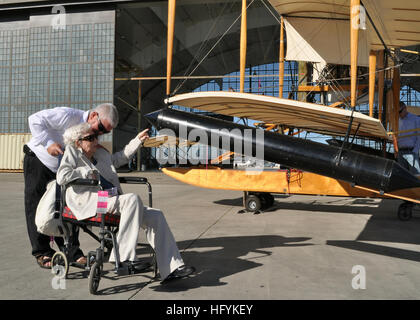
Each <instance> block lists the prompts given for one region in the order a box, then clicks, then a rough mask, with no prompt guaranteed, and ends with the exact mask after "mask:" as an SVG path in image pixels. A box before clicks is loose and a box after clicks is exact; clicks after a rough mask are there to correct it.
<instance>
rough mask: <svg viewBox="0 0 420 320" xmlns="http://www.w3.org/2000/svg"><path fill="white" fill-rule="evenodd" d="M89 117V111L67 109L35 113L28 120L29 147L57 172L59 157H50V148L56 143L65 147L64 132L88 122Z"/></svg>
mask: <svg viewBox="0 0 420 320" xmlns="http://www.w3.org/2000/svg"><path fill="white" fill-rule="evenodd" d="M88 116H89V111H82V110H77V109H72V108H67V107H58V108H53V109H45V110H41V111H39V112H37V113H34V114H32V115H30V116H29V118H28V123H29V129H30V130H31V133H32V139H31V140H30V141H29V142H28V143H27V145H28V147H29V148H30V149H31V150H32V151H33V152H34V153H35V154H36V156H37V157H38V159H39V160H40V161H41V162H42V163H43V164H44V165H45V166H46V167H47V168H48V169H50V170H51V171H52V172H57V169H58V159H59V157H58V156H56V157H54V156H52V155H50V154H49V153H48V151H47V149H48V147H49V146H50V145H51V144H53V143H55V142H56V143H59V144H60V145H62V146H63V147H64V143H63V134H64V131H66V129H67V128H70V127H72V126H74V125H76V124H79V123H81V122H86V121H87V119H88Z"/></svg>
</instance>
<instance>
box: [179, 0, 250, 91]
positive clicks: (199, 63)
mask: <svg viewBox="0 0 420 320" xmlns="http://www.w3.org/2000/svg"><path fill="white" fill-rule="evenodd" d="M254 1H255V0H252V1H251V2H250V3H249V4H248V5H247V7H246V8H247V9H248V8H249V7H250V6H251V5H252V4H253V3H254ZM241 16H242V12H241V14H240V15H239V16H238V17H237V18H236V19H235V20H234V21H233V23H232V24H231V25H230V26H229V27H228V28H227V29H226V31H225V32H224V33H223V34H222V35H221V36H220V38H219V39H218V40H217V41H216V43H215V44H214V45H213V46H212V47H211V48H210V50H209V51H208V52H207V53H206V55H205V56H204V57H203V58H202V59H201V60H200V61H199V62H198V64H197V65H196V66H195V68H194V69H193V70H192V71H191V72H190V74H189V75H188V76H191V75H192V74H193V73H194V72H195V71H196V70H197V69H198V67H199V66H200V65H201V64H202V63H203V61H204V60H205V59H206V58H207V57H208V56H209V55H210V53H211V52H212V51H213V50H214V48H216V46H217V45H218V44H219V43H220V41H222V39H223V38H224V37H225V35H226V34H227V33H228V32H229V31H230V29H232V28H233V26H234V25H235V24H236V22H237V21H238V20H239V19H240V18H241ZM187 80H188V78H186V79H184V80H183V81H182V82H181V83H180V84H179V85H178V86H177V87H176V88H175V90H174V92H173V94H176V93H177V92H178V91H179V89H181V87H182V86H183V85H184V84H185V82H186V81H187Z"/></svg>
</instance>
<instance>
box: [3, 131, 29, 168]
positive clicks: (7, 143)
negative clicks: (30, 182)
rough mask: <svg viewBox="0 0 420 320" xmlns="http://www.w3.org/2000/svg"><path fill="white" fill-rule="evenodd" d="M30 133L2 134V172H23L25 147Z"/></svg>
mask: <svg viewBox="0 0 420 320" xmlns="http://www.w3.org/2000/svg"><path fill="white" fill-rule="evenodd" d="M30 139H31V134H29V133H21V134H19V133H15V134H3V133H2V134H0V170H23V156H24V153H23V145H24V144H25V143H27V142H28V141H29V140H30Z"/></svg>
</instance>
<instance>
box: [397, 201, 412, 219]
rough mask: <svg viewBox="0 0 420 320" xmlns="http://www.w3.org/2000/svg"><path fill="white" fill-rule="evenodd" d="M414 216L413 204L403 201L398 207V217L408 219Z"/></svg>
mask: <svg viewBox="0 0 420 320" xmlns="http://www.w3.org/2000/svg"><path fill="white" fill-rule="evenodd" d="M412 216H413V206H412V205H411V204H409V203H401V204H400V206H399V207H398V219H400V220H401V221H408V220H410V219H411V217H412Z"/></svg>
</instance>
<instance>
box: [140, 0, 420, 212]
mask: <svg viewBox="0 0 420 320" xmlns="http://www.w3.org/2000/svg"><path fill="white" fill-rule="evenodd" d="M269 2H270V4H271V7H272V8H274V9H275V10H276V11H277V13H278V15H279V23H280V24H281V28H280V48H279V97H269V96H264V95H258V94H251V93H245V92H244V74H245V62H246V61H245V59H246V58H245V57H246V29H247V18H246V8H247V1H246V0H243V1H242V15H241V41H240V91H239V92H195V93H184V94H179V95H174V96H171V69H172V43H173V32H174V16H175V1H169V6H168V10H169V11H168V47H167V50H168V52H167V61H168V63H167V86H166V91H167V92H166V93H167V95H168V97H167V98H166V100H165V102H166V104H167V107H166V109H162V110H160V111H157V112H154V113H152V114H149V115H147V116H146V117H147V118H148V120H150V122H152V123H153V125H154V126H155V127H156V128H157V129H158V130H159V129H161V128H165V127H170V128H171V129H174V130H175V129H177V128H179V127H178V126H179V124H180V123H188V124H190V123H192V127H194V126H195V127H201V128H206V129H208V130H213V129H215V128H221V127H223V126H228V127H229V126H230V125H229V124H228V123H227V122H226V121H225V122H221V121H222V120H210V119H209V118H208V117H207V119H206V117H203V116H198V115H195V114H193V113H186V114H185V112H180V111H176V112H175V111H174V110H172V109H171V108H170V105H180V106H184V107H189V108H193V109H197V110H203V111H207V112H212V113H216V114H222V115H226V116H231V117H238V118H247V119H252V120H254V121H257V122H258V123H257V126H258V127H260V129H255V130H261V128H263V129H264V130H265V131H264V133H265V140H264V143H265V160H268V161H271V162H274V163H279V164H281V165H283V166H285V167H286V169H283V170H282V169H279V170H264V171H262V172H259V174H249V172H247V171H246V170H237V169H225V168H223V167H221V166H219V164H220V163H221V162H223V160H226V159H229V158H230V157H232V156H233V155H234V152H233V150H228V152H227V153H226V154H224V155H222V156H221V157H219V158H216V159H213V160H211V162H210V163H209V164H208V165H205V166H195V167H194V166H192V167H167V168H163V170H162V171H163V172H164V173H165V174H167V175H168V176H170V177H173V178H174V179H177V180H179V181H182V182H185V183H187V184H191V185H194V186H199V187H203V188H213V189H226V190H238V191H243V192H244V198H243V200H244V201H243V202H244V206H245V208H246V209H247V210H248V211H252V212H258V211H259V210H263V209H264V208H267V207H269V206H271V205H272V204H273V201H274V197H273V196H272V194H273V193H274V194H296V195H299V194H301V195H303V194H305V195H329V196H349V197H370V198H375V197H379V198H393V199H400V200H403V203H402V204H401V205H400V206H399V209H398V217H399V218H400V219H401V220H408V219H410V218H411V216H412V209H413V207H414V205H415V204H418V203H420V180H419V179H418V177H416V176H414V175H413V174H411V173H410V172H409V171H408V170H407V168H403V167H402V166H400V165H399V164H398V163H397V161H396V160H395V159H396V153H397V152H398V144H397V141H398V137H399V135H402V134H405V135H407V134H417V133H416V132H408V133H407V132H398V121H399V115H398V114H399V101H400V86H401V84H400V69H401V65H402V63H403V62H402V61H401V60H400V59H399V57H398V54H397V53H399V52H401V51H402V52H404V51H405V52H406V53H407V54H414V55H418V54H419V53H418V52H415V51H410V50H404V49H402V48H406V47H408V46H412V45H415V44H419V43H420V32H419V30H420V29H419V26H420V20H419V18H418V15H419V13H420V2H419V1H418V0H404V1H399V2H398V3H396V2H395V1H393V0H381V1H376V0H363V3H362V2H361V1H360V0H320V1H312V0H310V1H299V0H295V1H290V0H287V1H286V0H269ZM286 39H287V48H286V46H285V42H286ZM285 60H296V61H307V62H312V63H313V64H316V65H317V71H318V70H319V72H318V75H317V80H316V83H315V84H314V85H311V86H307V85H305V86H303V85H302V86H299V87H298V91H300V92H306V93H309V92H327V93H333V94H335V95H336V96H337V97H338V98H337V101H336V102H334V103H331V104H330V105H324V104H318V103H311V102H306V101H296V100H291V99H285V98H283V85H284V83H283V82H284V76H283V75H284V63H285ZM331 65H348V66H349V70H350V72H349V74H350V76H349V77H348V78H346V79H335V78H334V77H333V76H331V75H330V74H329V72H328V68H327V66H331ZM358 66H363V67H366V68H368V69H367V70H368V74H367V75H366V77H365V78H367V81H366V83H362V82H361V81H360V74H358ZM386 84H390V85H386ZM366 92H368V103H369V114H368V115H367V114H362V113H360V112H358V111H356V106H357V104H358V98H359V97H360V96H361V95H362V94H363V93H366ZM375 97H377V109H374V102H375ZM235 127H238V125H235V124H232V125H231V126H230V128H235ZM175 131H176V130H175ZM302 131H306V132H314V133H319V134H323V135H330V136H331V137H333V139H331V141H333V142H334V143H335V145H334V143H331V145H327V144H321V143H315V142H311V141H308V140H304V139H300V138H297V137H295V135H296V133H297V132H302ZM357 137H362V138H364V139H367V140H372V141H376V142H377V143H379V144H380V145H381V146H382V149H381V150H375V149H372V148H369V147H361V146H357V145H354V144H352V141H353V140H354V139H355V138H357ZM337 138H339V139H337ZM167 140H168V139H167V138H166V137H164V136H157V137H153V138H151V139H149V141H147V142H146V144H145V146H149V147H156V146H158V145H161V144H165V143H167ZM302 140H303V141H302ZM177 142H179V141H178V140H177ZM190 143H192V144H193V143H195V142H194V141H193V142H190ZM200 143H204V142H203V141H200ZM209 143H210V142H209ZM390 145H391V146H392V148H391V149H393V152H394V153H391V154H390V153H389V152H387V149H389V148H388V147H389V146H390ZM390 158H391V159H390Z"/></svg>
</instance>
